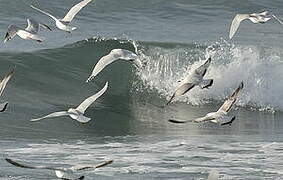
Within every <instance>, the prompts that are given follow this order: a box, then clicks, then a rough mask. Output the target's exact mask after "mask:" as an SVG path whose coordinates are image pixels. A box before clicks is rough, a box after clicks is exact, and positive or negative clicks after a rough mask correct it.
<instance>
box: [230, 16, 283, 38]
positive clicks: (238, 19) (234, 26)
mask: <svg viewBox="0 0 283 180" xmlns="http://www.w3.org/2000/svg"><path fill="white" fill-rule="evenodd" d="M272 17H273V18H274V19H275V20H277V21H278V22H279V23H280V24H282V25H283V23H282V21H281V20H280V19H279V18H278V17H277V16H275V15H274V14H273V15H272V16H270V15H269V16H268V11H263V12H261V13H252V14H236V16H235V17H234V19H233V21H232V23H231V26H230V32H229V38H230V39H232V38H233V36H234V35H235V33H236V32H237V30H238V28H239V26H240V23H241V22H242V21H243V20H246V19H249V20H251V21H252V22H253V23H255V24H258V23H261V24H263V23H265V22H267V21H269V20H270V19H271V18H272Z"/></svg>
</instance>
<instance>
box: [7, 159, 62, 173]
mask: <svg viewBox="0 0 283 180" xmlns="http://www.w3.org/2000/svg"><path fill="white" fill-rule="evenodd" d="M5 160H6V161H7V162H8V163H10V164H12V165H14V166H17V167H21V168H28V169H48V170H54V171H65V170H64V169H63V168H56V167H48V166H33V165H27V164H22V163H18V162H16V161H14V160H12V159H9V158H6V159H5Z"/></svg>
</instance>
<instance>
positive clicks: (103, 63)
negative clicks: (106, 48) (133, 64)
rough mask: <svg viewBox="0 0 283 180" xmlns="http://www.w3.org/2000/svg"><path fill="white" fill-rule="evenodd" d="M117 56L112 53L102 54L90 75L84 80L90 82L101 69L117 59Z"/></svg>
mask: <svg viewBox="0 0 283 180" xmlns="http://www.w3.org/2000/svg"><path fill="white" fill-rule="evenodd" d="M118 59H119V58H117V57H115V56H114V55H113V54H112V53H110V54H108V55H106V56H103V57H102V58H101V59H100V60H99V61H98V63H97V64H96V65H95V67H94V68H93V71H92V73H91V75H90V77H89V78H88V79H87V81H86V82H90V81H91V80H92V79H93V78H95V76H97V74H98V73H99V72H100V71H102V70H103V69H104V68H105V67H106V66H107V65H109V64H111V63H112V62H113V61H115V60H118Z"/></svg>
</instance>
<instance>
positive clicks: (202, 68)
mask: <svg viewBox="0 0 283 180" xmlns="http://www.w3.org/2000/svg"><path fill="white" fill-rule="evenodd" d="M210 62H211V57H209V58H208V59H207V60H206V61H205V62H204V63H203V64H202V65H201V66H200V67H198V68H197V69H195V73H197V74H198V75H201V76H202V77H203V76H204V75H205V74H206V71H207V68H208V66H209V65H210Z"/></svg>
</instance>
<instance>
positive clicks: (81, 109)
mask: <svg viewBox="0 0 283 180" xmlns="http://www.w3.org/2000/svg"><path fill="white" fill-rule="evenodd" d="M107 88H108V82H106V83H105V85H104V87H103V88H102V89H101V90H100V91H99V92H98V93H96V94H94V95H92V96H90V97H88V98H87V99H86V100H84V101H83V102H82V103H81V104H80V105H79V106H78V107H77V108H75V109H74V108H70V109H69V110H68V111H60V112H54V113H51V114H49V115H47V116H44V117H41V118H37V119H31V120H30V121H39V120H42V119H45V118H52V117H59V116H70V117H71V118H72V119H74V120H77V121H79V122H80V123H87V122H89V121H90V120H91V118H88V117H86V116H84V113H85V110H86V109H87V108H88V107H89V106H90V105H91V104H92V103H93V102H94V101H96V99H97V98H99V97H100V96H101V95H103V94H104V92H105V91H106V90H107Z"/></svg>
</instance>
